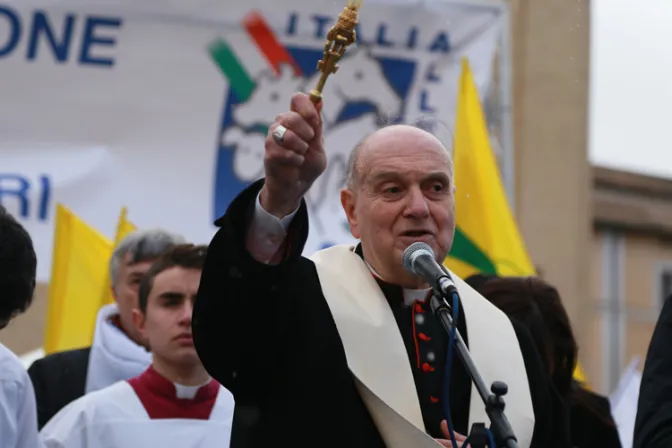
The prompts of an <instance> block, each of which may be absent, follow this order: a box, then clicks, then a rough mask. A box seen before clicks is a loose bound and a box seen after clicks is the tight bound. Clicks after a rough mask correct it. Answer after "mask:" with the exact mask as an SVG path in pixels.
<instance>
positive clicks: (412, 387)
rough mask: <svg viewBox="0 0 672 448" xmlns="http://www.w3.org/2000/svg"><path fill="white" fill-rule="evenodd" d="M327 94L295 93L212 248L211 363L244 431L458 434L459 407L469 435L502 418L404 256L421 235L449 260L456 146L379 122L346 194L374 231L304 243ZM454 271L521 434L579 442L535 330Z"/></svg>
mask: <svg viewBox="0 0 672 448" xmlns="http://www.w3.org/2000/svg"><path fill="white" fill-rule="evenodd" d="M320 109H321V103H318V105H317V107H316V106H315V105H313V103H312V102H311V101H310V99H309V97H308V96H307V95H304V94H296V95H295V96H294V97H293V98H292V101H291V107H290V110H289V111H288V112H286V113H283V114H281V115H279V116H278V117H277V118H276V120H275V122H274V123H273V124H272V125H271V127H270V129H269V134H268V137H267V139H266V149H265V158H264V166H265V178H264V179H262V180H259V181H257V182H255V183H253V184H252V185H250V186H249V187H248V188H247V189H245V190H244V191H242V192H241V193H240V194H239V195H238V196H237V197H236V198H235V199H234V200H233V202H232V203H231V204H230V206H229V209H228V210H227V212H226V214H225V215H224V216H222V217H221V218H220V219H219V220H218V221H217V225H218V226H219V227H220V229H219V231H218V232H217V234H216V235H215V237H214V238H213V240H212V242H211V243H210V247H209V250H208V255H207V259H206V264H205V268H204V271H203V276H202V279H201V285H200V289H199V293H198V297H197V300H196V303H195V310H194V320H193V332H194V340H195V344H196V348H197V351H198V354H199V356H200V357H201V359H202V361H203V364H204V365H205V367H206V369H207V370H208V371H209V373H210V374H211V375H212V376H213V377H214V378H216V379H217V380H218V381H219V382H220V383H221V384H223V385H224V386H225V387H226V388H227V389H229V390H230V391H231V392H232V393H233V394H234V397H235V400H236V413H237V419H236V421H237V422H240V424H237V425H234V428H233V434H232V439H231V446H232V447H236V446H243V445H244V446H249V447H269V446H292V447H334V448H336V447H338V448H351V447H362V448H377V447H388V448H424V447H440V446H447V447H450V446H452V445H451V442H450V441H449V440H448V439H449V436H448V432H447V422H446V415H448V413H447V412H445V409H449V410H450V413H449V415H450V417H451V420H452V423H453V427H454V428H455V432H457V433H458V434H457V437H456V439H457V440H456V441H457V443H458V444H461V442H462V441H463V440H464V436H465V435H467V434H468V432H469V429H470V427H471V425H472V424H473V423H478V422H484V423H486V424H489V420H488V418H487V416H486V414H485V409H484V405H483V403H482V401H481V398H480V396H479V395H478V394H477V392H476V390H475V389H474V387H473V386H472V384H471V380H470V378H469V375H468V374H467V371H466V370H465V368H464V367H463V365H462V363H461V362H460V361H459V359H457V358H456V359H455V362H453V363H452V365H451V368H450V377H451V379H450V384H449V387H446V386H447V385H446V381H445V379H446V374H447V373H448V372H446V367H445V364H446V355H447V339H448V335H447V333H446V332H445V330H444V329H443V327H442V326H441V324H440V323H439V321H438V320H437V319H435V317H434V316H433V315H432V312H431V309H430V307H429V304H428V300H427V298H428V294H429V291H430V290H429V286H428V285H427V284H426V283H425V282H424V281H423V280H422V279H420V278H418V277H415V276H413V275H411V274H409V273H408V272H406V271H405V270H404V268H403V267H402V254H403V252H404V250H405V249H406V248H407V247H408V246H409V245H410V244H412V243H414V242H416V241H422V242H425V243H427V244H429V245H430V246H431V248H432V249H433V251H434V253H435V254H436V256H437V259H438V260H443V259H444V257H445V256H446V255H447V254H448V252H449V251H450V248H451V245H452V242H453V235H454V232H455V202H454V192H455V187H454V185H453V165H452V159H451V156H450V152H449V150H448V149H447V148H446V147H445V146H444V145H443V144H442V143H441V142H440V141H439V140H437V139H436V138H435V137H434V136H433V135H431V134H430V133H427V132H425V131H423V130H421V129H418V128H415V127H412V126H406V125H393V126H388V127H385V128H382V129H380V130H378V131H376V132H374V133H372V134H371V135H369V136H367V137H366V138H365V139H364V140H363V141H362V142H361V143H360V144H359V145H358V146H357V147H356V148H355V149H354V150H353V153H352V155H351V158H350V162H349V176H348V183H347V187H346V188H345V189H344V190H343V191H342V193H341V203H342V205H343V209H344V212H345V215H346V216H347V219H348V222H349V224H350V229H351V232H352V234H353V236H354V237H355V238H357V239H359V240H360V241H361V243H360V244H358V245H356V246H353V247H348V246H336V247H332V248H329V249H325V250H322V251H320V252H317V253H316V254H315V255H313V256H312V257H311V258H304V257H302V256H301V253H302V250H303V247H304V244H305V241H306V238H307V235H308V215H307V209H306V204H305V201H304V199H303V198H304V195H305V194H306V192H307V191H308V189H309V188H310V187H311V185H313V183H314V182H315V180H316V179H317V178H318V177H319V176H320V175H321V174H322V173H323V172H324V171H325V168H326V165H327V156H326V153H325V149H324V146H323V145H324V141H323V137H322V119H321V115H320ZM455 280H456V283H457V286H458V289H459V292H460V296H461V302H460V307H459V308H460V310H462V312H461V313H460V318H459V319H458V323H457V327H458V330H459V331H460V333H461V334H462V336H463V338H464V339H465V342H466V343H467V345H468V347H469V350H470V352H471V355H472V357H473V359H474V361H475V363H476V365H477V366H478V368H479V370H480V372H481V374H482V376H483V377H484V379H485V381H486V382H487V383H488V384H489V383H491V382H492V381H496V380H499V381H504V382H506V383H507V384H508V386H509V393H508V395H507V396H506V403H507V404H506V414H507V417H508V419H509V421H510V423H511V425H512V427H513V430H514V431H515V433H516V436H517V439H518V444H519V446H520V447H525V448H527V447H535V448H549V447H563V448H564V447H569V446H570V443H569V433H568V428H567V423H566V422H567V418H566V415H565V412H566V410H565V406H564V404H563V402H562V400H561V399H560V398H559V397H558V395H557V393H556V392H555V391H554V389H553V387H552V386H551V383H550V381H549V379H548V377H547V374H546V373H545V372H544V368H543V365H542V363H541V360H540V358H539V355H538V353H537V351H536V349H535V347H534V344H533V342H532V340H531V339H530V336H529V335H528V334H527V333H526V332H525V330H524V329H523V328H522V327H520V326H518V325H515V324H512V322H511V321H510V320H509V319H508V318H507V317H506V316H505V315H504V314H502V313H501V312H500V311H498V310H497V309H496V308H495V307H494V306H492V305H491V304H490V303H489V302H487V301H486V300H485V299H483V298H482V297H481V296H480V295H478V294H477V293H476V292H474V291H473V290H472V289H471V288H470V287H469V286H468V285H466V284H465V283H464V282H463V281H461V280H460V279H458V278H455ZM444 405H446V406H444ZM241 437H243V438H244V439H245V442H244V443H240V442H238V441H239V440H242V439H241Z"/></svg>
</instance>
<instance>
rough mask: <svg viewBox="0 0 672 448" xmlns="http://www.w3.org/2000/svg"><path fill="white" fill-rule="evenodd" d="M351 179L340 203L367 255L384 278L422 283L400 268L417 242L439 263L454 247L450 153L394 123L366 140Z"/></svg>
mask: <svg viewBox="0 0 672 448" xmlns="http://www.w3.org/2000/svg"><path fill="white" fill-rule="evenodd" d="M353 178H354V182H352V183H351V185H350V186H349V188H347V189H345V190H343V192H342V193H341V202H342V204H343V208H344V209H345V212H346V215H347V217H348V221H349V224H350V229H351V232H352V235H353V236H354V237H355V238H358V239H360V240H361V242H362V249H363V251H364V258H365V259H366V261H367V262H368V263H369V264H370V265H371V267H373V269H374V270H375V271H376V272H377V273H378V274H379V275H380V276H382V278H383V279H384V280H386V281H388V282H391V283H396V284H400V285H402V286H405V287H409V288H418V287H421V286H422V285H423V282H422V280H420V279H418V278H416V277H414V276H412V275H411V274H409V273H407V272H406V271H405V270H404V268H403V267H402V262H401V260H402V255H403V253H404V250H406V248H407V247H408V246H409V245H411V244H412V243H414V242H418V241H421V242H424V243H427V244H429V245H430V246H431V248H432V249H433V250H434V253H435V254H436V256H437V260H440V261H441V262H442V261H443V260H444V258H445V257H446V255H447V254H448V252H449V251H450V247H451V245H452V243H453V236H454V233H455V197H454V185H453V168H452V160H451V157H450V154H449V153H448V151H447V150H446V149H445V147H444V146H443V145H442V143H441V142H440V141H439V140H438V139H436V138H435V137H434V136H433V135H431V134H429V133H427V132H425V131H422V130H420V129H417V128H415V127H411V126H404V125H400V126H390V127H387V128H383V129H381V130H379V131H378V132H376V133H374V134H373V135H371V136H370V137H369V138H367V139H366V141H365V142H364V143H363V144H362V146H361V147H360V149H359V153H358V156H357V163H356V164H355V170H354V176H353Z"/></svg>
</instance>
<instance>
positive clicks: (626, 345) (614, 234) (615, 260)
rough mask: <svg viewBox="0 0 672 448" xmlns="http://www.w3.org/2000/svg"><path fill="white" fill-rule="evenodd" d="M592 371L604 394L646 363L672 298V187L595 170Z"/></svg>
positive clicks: (666, 181)
mask: <svg viewBox="0 0 672 448" xmlns="http://www.w3.org/2000/svg"><path fill="white" fill-rule="evenodd" d="M593 210H594V218H593V222H594V234H593V241H592V244H591V250H590V259H591V262H590V273H591V275H590V278H591V291H590V297H589V298H588V301H589V304H590V305H589V309H590V313H589V314H590V323H589V325H588V328H589V332H590V335H591V336H590V338H589V339H588V340H587V341H584V347H583V348H584V351H585V355H586V356H584V357H583V359H584V360H585V361H586V368H587V370H588V371H589V374H590V376H591V383H593V384H594V385H595V387H596V388H597V389H599V390H603V391H606V390H612V389H613V387H614V386H615V385H616V383H617V381H618V376H619V374H620V373H621V371H622V369H623V368H625V366H626V365H627V364H628V363H629V362H630V361H631V360H633V359H635V358H638V359H639V360H640V362H641V363H640V369H641V368H643V363H644V360H645V358H646V351H647V349H648V346H649V341H650V340H651V335H652V333H653V329H654V326H655V324H656V321H657V319H658V315H659V313H660V309H661V307H662V304H663V303H664V301H665V298H666V297H668V296H669V295H670V294H672V180H669V179H658V178H654V177H648V176H642V175H637V174H633V173H626V172H622V171H615V170H608V169H604V168H596V169H595V170H594V189H593Z"/></svg>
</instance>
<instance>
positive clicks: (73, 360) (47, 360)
mask: <svg viewBox="0 0 672 448" xmlns="http://www.w3.org/2000/svg"><path fill="white" fill-rule="evenodd" d="M90 354H91V347H84V348H77V349H72V350H64V351H62V352H56V353H51V354H49V355H46V356H44V357H42V358H40V359H36V360H35V361H34V362H33V363H32V364H31V366H30V368H29V369H28V370H29V371H31V370H36V369H40V368H48V369H49V370H52V369H53V368H54V367H56V366H59V365H73V364H77V365H84V366H88V362H89V356H90Z"/></svg>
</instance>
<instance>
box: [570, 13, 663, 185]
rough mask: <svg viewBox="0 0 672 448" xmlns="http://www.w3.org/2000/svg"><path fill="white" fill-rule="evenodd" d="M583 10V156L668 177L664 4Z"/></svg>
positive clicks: (611, 165) (601, 163)
mask: <svg viewBox="0 0 672 448" xmlns="http://www.w3.org/2000/svg"><path fill="white" fill-rule="evenodd" d="M572 1H578V0H572ZM580 1H586V0H580ZM591 5H592V10H591V12H592V15H591V22H592V23H591V34H592V37H591V41H592V42H591V45H592V48H591V53H592V54H591V64H592V66H591V80H590V82H591V87H590V88H591V99H590V103H591V104H590V115H589V117H590V134H589V153H590V159H591V161H592V162H593V163H595V164H597V165H602V166H609V167H614V168H619V169H626V170H630V171H636V172H641V173H645V174H652V175H657V176H664V177H668V178H672V142H671V141H670V137H671V136H672V113H671V111H670V109H671V107H672V0H592V1H591Z"/></svg>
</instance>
